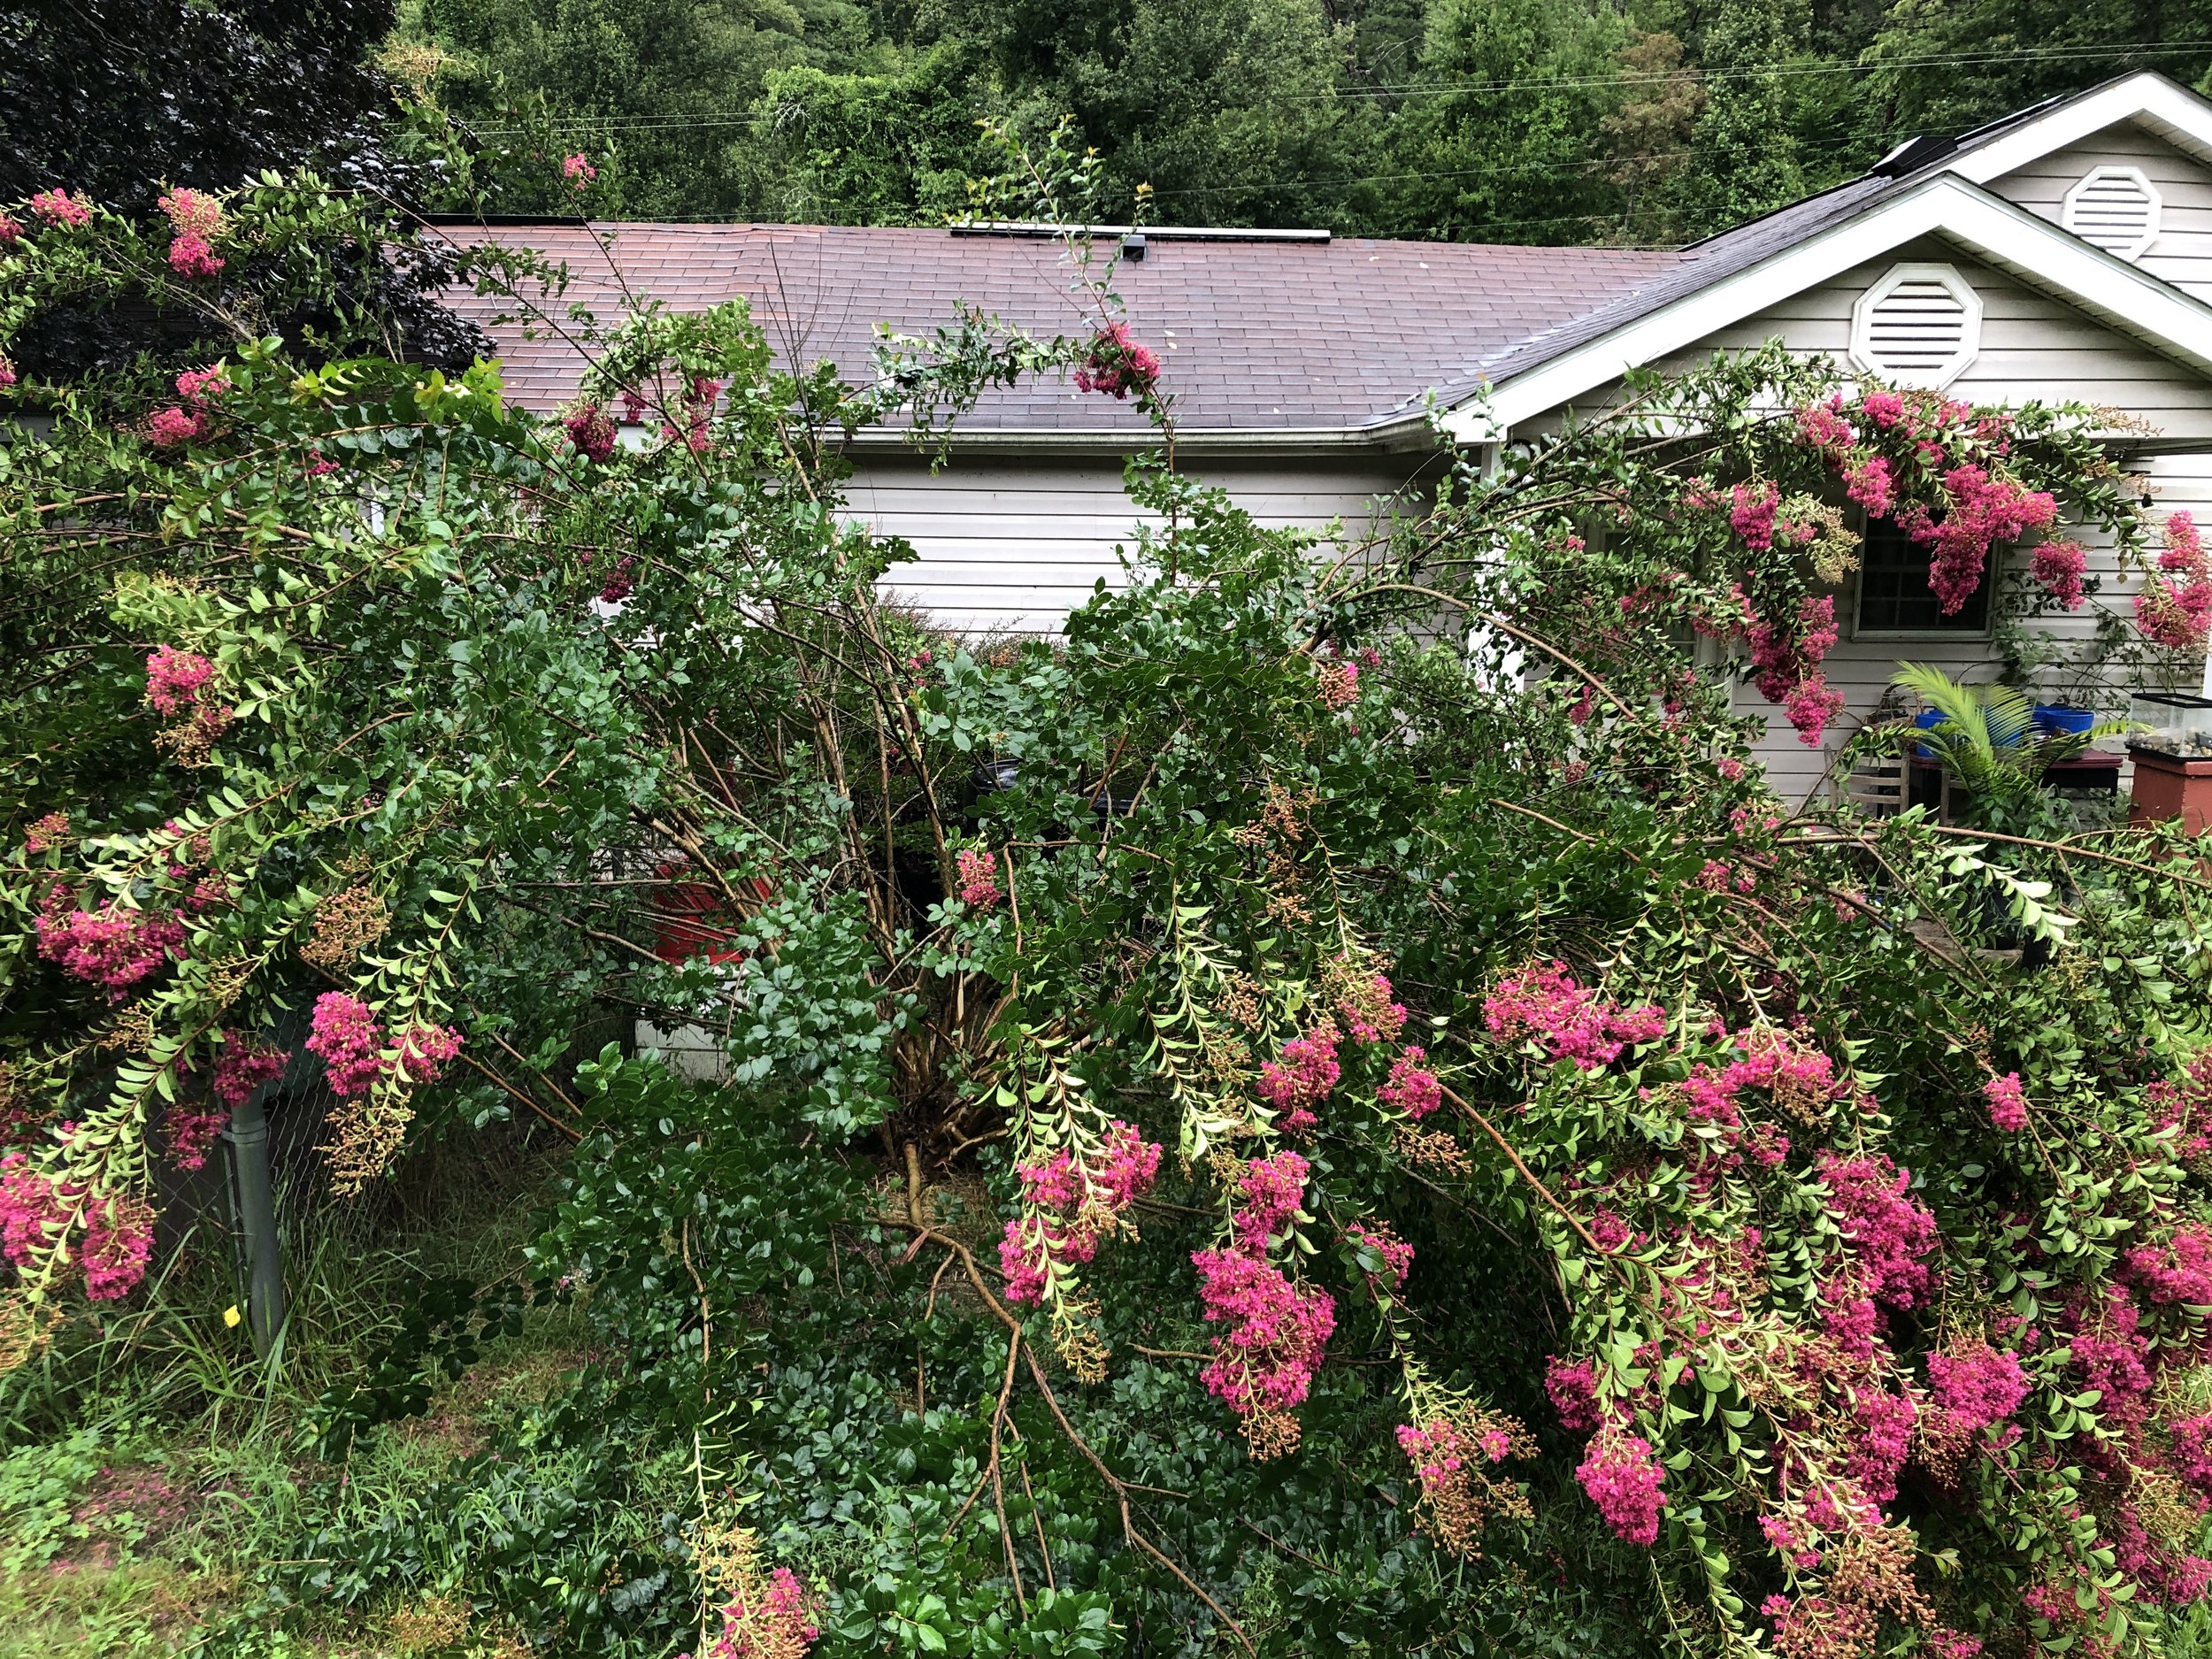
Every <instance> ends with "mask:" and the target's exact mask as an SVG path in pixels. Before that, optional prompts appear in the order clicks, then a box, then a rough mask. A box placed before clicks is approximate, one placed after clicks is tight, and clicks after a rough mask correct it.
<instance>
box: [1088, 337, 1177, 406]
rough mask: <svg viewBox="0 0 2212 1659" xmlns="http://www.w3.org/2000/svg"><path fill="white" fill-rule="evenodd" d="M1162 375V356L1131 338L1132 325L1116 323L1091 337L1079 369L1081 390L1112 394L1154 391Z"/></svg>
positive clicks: (1143, 393)
mask: <svg viewBox="0 0 2212 1659" xmlns="http://www.w3.org/2000/svg"><path fill="white" fill-rule="evenodd" d="M1159 378H1160V359H1159V358H1158V357H1155V356H1154V355H1153V354H1152V353H1151V351H1149V350H1148V349H1146V348H1145V347H1143V346H1141V345H1139V344H1137V342H1135V341H1133V340H1132V339H1130V338H1129V325H1128V324H1127V323H1115V324H1113V325H1111V326H1109V327H1105V328H1102V329H1100V330H1099V331H1098V333H1097V334H1094V335H1093V336H1092V337H1091V344H1090V349H1089V351H1088V353H1087V355H1086V356H1085V357H1084V359H1083V363H1082V366H1080V367H1079V368H1078V369H1077V370H1076V372H1075V387H1076V389H1077V390H1078V391H1080V392H1103V393H1105V394H1106V395H1107V396H1110V397H1126V396H1129V395H1130V393H1132V392H1134V393H1135V394H1136V395H1137V396H1139V397H1142V396H1146V395H1147V394H1148V393H1149V392H1150V391H1151V390H1152V388H1153V386H1154V385H1155V384H1156V382H1157V381H1158V380H1159Z"/></svg>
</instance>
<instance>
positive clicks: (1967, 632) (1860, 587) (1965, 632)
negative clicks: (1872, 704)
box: [1848, 516, 1999, 645]
mask: <svg viewBox="0 0 2212 1659" xmlns="http://www.w3.org/2000/svg"><path fill="white" fill-rule="evenodd" d="M1874 522H1875V521H1870V520H1868V519H1867V518H1864V517H1863V516H1862V517H1861V519H1860V523H1859V567H1858V569H1856V570H1855V571H1853V572H1851V580H1850V583H1849V587H1848V593H1849V596H1850V604H1851V638H1852V640H1853V641H1854V642H1856V641H1860V640H1865V641H1870V642H1876V643H1878V642H1882V641H1920V642H1924V643H1937V642H1939V641H1951V642H1952V643H1954V644H1966V645H1971V644H1976V643H1987V642H1988V641H1991V640H1993V639H1994V638H1995V637H1996V632H1997V628H1996V621H1997V618H1996V610H1997V603H1996V602H1997V593H1996V578H1995V575H1994V574H1993V572H1995V571H1996V569H1997V566H1998V561H1999V553H1998V549H1995V548H1991V549H1989V551H1988V553H1987V554H1986V555H1985V557H1984V562H1983V565H1982V583H1981V587H1980V588H1978V589H1977V590H1976V591H1977V592H1978V593H1979V594H1980V595H1981V598H1982V616H1981V620H1980V621H1979V622H1978V623H1975V624H1972V625H1971V626H1966V625H1961V626H1955V627H1934V628H1884V627H1869V626H1866V625H1865V620H1864V618H1865V611H1864V606H1865V603H1866V574H1867V556H1868V552H1869V549H1870V543H1871V541H1872V540H1873V534H1872V533H1873V529H1874ZM1879 522H1883V523H1891V522H1893V521H1891V520H1886V519H1885V520H1881V521H1879ZM1898 534H1899V536H1900V537H1901V539H1902V540H1903V541H1904V545H1905V546H1907V547H1911V546H1913V545H1914V544H1913V542H1912V540H1911V538H1909V537H1907V536H1905V535H1904V533H1903V532H1902V531H1899V532H1898Z"/></svg>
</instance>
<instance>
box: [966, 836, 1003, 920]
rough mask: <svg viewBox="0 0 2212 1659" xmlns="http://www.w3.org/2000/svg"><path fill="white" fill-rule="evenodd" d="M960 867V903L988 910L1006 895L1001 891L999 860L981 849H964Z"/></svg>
mask: <svg viewBox="0 0 2212 1659" xmlns="http://www.w3.org/2000/svg"><path fill="white" fill-rule="evenodd" d="M956 862H957V864H959V866H960V902H962V903H963V904H967V905H972V906H973V907H974V908H975V909H977V910H988V909H989V908H990V907H991V906H992V905H994V904H996V903H997V902H999V901H1000V900H1001V899H1002V898H1004V897H1005V896H1006V895H1004V894H1003V893H1002V892H1000V891H999V885H998V859H997V858H996V857H995V856H993V855H992V854H990V853H987V852H985V851H984V850H983V849H981V848H979V847H964V848H962V849H960V853H959V856H958V858H957V860H956Z"/></svg>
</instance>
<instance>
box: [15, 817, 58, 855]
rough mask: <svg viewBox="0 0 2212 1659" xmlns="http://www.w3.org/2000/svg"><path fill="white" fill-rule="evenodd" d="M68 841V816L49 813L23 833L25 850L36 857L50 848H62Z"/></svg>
mask: <svg viewBox="0 0 2212 1659" xmlns="http://www.w3.org/2000/svg"><path fill="white" fill-rule="evenodd" d="M68 839H69V817H68V814H66V813H65V812H49V813H48V814H47V815H46V816H45V817H44V818H40V819H38V820H37V821H36V822H35V823H34V824H33V825H32V826H30V828H28V829H27V830H25V831H24V832H23V850H24V851H25V852H27V853H29V854H31V855H32V856H37V855H38V854H40V853H42V852H44V851H46V849H48V848H50V847H58V846H60V845H61V844H62V843H63V842H64V841H67V840H68Z"/></svg>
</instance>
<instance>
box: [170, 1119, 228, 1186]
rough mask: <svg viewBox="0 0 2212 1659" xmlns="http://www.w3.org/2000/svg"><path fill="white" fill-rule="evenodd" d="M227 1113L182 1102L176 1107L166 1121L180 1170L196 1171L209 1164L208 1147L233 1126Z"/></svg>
mask: <svg viewBox="0 0 2212 1659" xmlns="http://www.w3.org/2000/svg"><path fill="white" fill-rule="evenodd" d="M229 1123H230V1113H229V1112H228V1111H227V1110H223V1111H215V1110H202V1109H200V1108H198V1107H195V1106H190V1105H187V1104H184V1103H182V1102H180V1103H178V1104H177V1105H174V1106H172V1107H171V1108H170V1109H169V1112H168V1116H167V1118H165V1126H166V1127H167V1129H168V1131H169V1159H170V1162H172V1163H173V1164H175V1165H176V1166H177V1167H178V1168H179V1169H180V1170H196V1169H199V1168H201V1167H202V1166H204V1164H206V1163H207V1153H208V1148H210V1147H212V1146H213V1145H214V1144H215V1137H216V1136H217V1135H219V1134H221V1133H223V1131H224V1129H225V1128H227V1126H228V1125H229Z"/></svg>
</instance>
